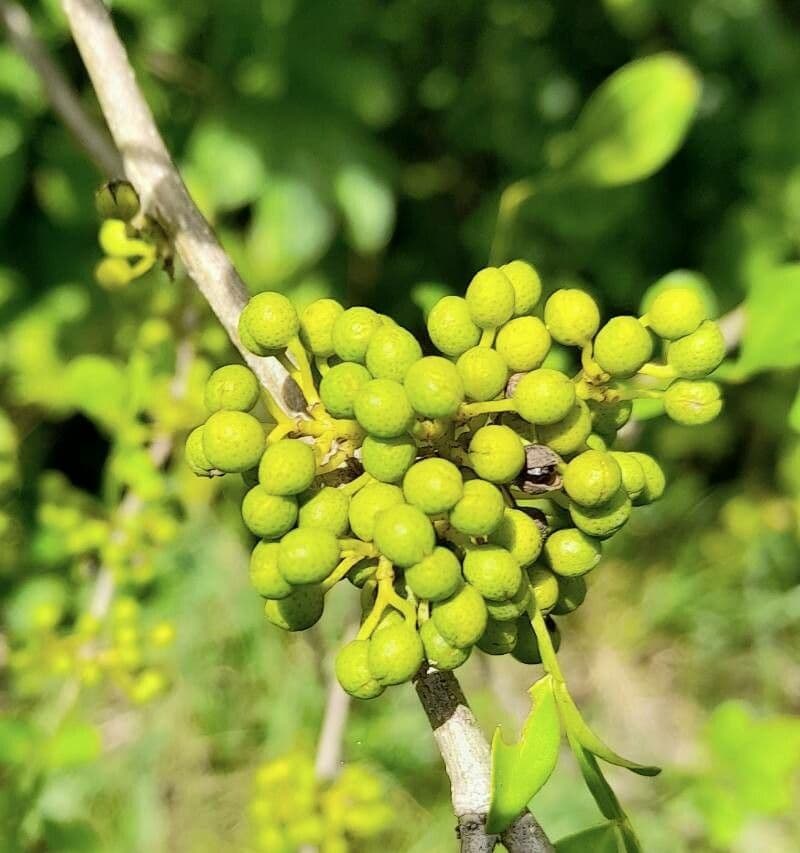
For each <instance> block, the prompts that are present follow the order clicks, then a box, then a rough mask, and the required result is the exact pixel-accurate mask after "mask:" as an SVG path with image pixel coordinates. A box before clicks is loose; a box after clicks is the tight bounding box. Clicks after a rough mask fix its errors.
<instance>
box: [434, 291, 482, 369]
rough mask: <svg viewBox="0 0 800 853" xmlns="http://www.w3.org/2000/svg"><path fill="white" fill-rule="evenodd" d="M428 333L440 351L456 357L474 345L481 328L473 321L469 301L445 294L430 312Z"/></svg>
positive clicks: (478, 338) (478, 337)
mask: <svg viewBox="0 0 800 853" xmlns="http://www.w3.org/2000/svg"><path fill="white" fill-rule="evenodd" d="M427 326H428V335H429V336H430V339H431V341H432V342H433V345H434V346H435V347H436V349H438V350H439V352H443V353H444V354H445V355H449V356H450V357H451V358H456V357H457V356H459V355H461V353H463V352H466V351H467V350H468V349H469V348H470V347H474V346H475V345H476V344H477V343H478V341H479V340H480V337H481V330H480V329H479V328H478V327H477V326H476V325H475V323H474V322H473V321H472V317H471V316H470V313H469V307H468V306H467V301H466V300H465V299H462V298H461V297H460V296H444V297H442V298H441V299H440V300H439V301H438V302H437V303H436V304H435V305H434V306H433V308H431V311H430V314H428V322H427Z"/></svg>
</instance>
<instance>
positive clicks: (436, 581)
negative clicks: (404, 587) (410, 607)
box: [405, 546, 462, 601]
mask: <svg viewBox="0 0 800 853" xmlns="http://www.w3.org/2000/svg"><path fill="white" fill-rule="evenodd" d="M405 579H406V583H407V584H408V587H409V589H410V590H411V592H413V593H414V595H415V596H416V597H417V598H419V599H426V600H428V601H443V600H444V599H445V598H449V597H450V596H451V595H452V594H453V593H454V592H455V591H456V590H457V589H458V588H459V586H461V582H462V581H461V563H459V561H458V557H456V555H455V554H454V553H453V552H452V551H451V550H450V549H449V548H442V547H441V546H438V547H436V548H434V549H433V551H432V552H431V553H430V554H428V556H427V557H424V558H423V559H422V560H420V561H419V562H418V563H415V564H414V565H413V566H410V567H409V568H407V569H406V571H405Z"/></svg>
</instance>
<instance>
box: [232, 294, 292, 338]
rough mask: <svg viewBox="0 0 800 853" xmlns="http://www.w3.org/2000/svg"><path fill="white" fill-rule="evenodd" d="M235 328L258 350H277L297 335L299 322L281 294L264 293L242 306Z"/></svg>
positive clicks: (289, 304)
mask: <svg viewBox="0 0 800 853" xmlns="http://www.w3.org/2000/svg"><path fill="white" fill-rule="evenodd" d="M239 325H240V327H244V328H246V329H247V332H248V333H249V335H250V336H251V337H252V339H253V340H254V341H255V342H256V344H258V346H259V347H261V348H263V349H265V350H280V349H285V348H286V346H287V345H288V344H289V342H290V341H291V340H292V338H294V337H295V336H296V335H297V333H298V331H299V330H300V319H299V318H298V316H297V311H295V309H294V305H292V303H291V302H290V301H289V300H288V299H287V298H286V297H285V296H284V295H283V294H282V293H275V292H273V291H265V292H264V293H258V294H256V295H255V296H254V297H253V298H252V299H251V300H250V301H249V302H248V303H247V305H245V307H244V310H243V311H242V314H241V317H240V318H239Z"/></svg>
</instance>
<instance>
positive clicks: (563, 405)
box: [513, 367, 575, 425]
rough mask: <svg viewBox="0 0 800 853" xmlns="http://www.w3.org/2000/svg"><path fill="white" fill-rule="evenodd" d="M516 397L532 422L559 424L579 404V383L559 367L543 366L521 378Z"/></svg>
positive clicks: (518, 410)
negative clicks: (577, 386)
mask: <svg viewBox="0 0 800 853" xmlns="http://www.w3.org/2000/svg"><path fill="white" fill-rule="evenodd" d="M513 400H514V407H515V408H516V410H517V412H519V414H520V417H522V418H524V419H525V420H526V421H528V423H531V424H539V425H544V424H557V423H559V422H560V421H562V420H563V419H564V418H565V417H567V415H568V414H569V413H570V411H571V410H572V408H573V406H574V405H575V383H574V382H572V381H571V380H570V378H569V377H568V376H565V375H564V374H563V373H561V371H559V370H552V369H551V368H549V367H541V368H539V369H538V370H534V371H532V372H531V373H528V374H527V376H523V377H522V378H521V379H520V380H519V382H518V383H517V385H516V387H515V388H514V394H513Z"/></svg>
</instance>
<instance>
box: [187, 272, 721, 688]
mask: <svg viewBox="0 0 800 853" xmlns="http://www.w3.org/2000/svg"><path fill="white" fill-rule="evenodd" d="M540 297H541V283H540V280H539V276H538V274H537V273H536V271H535V270H534V269H533V267H531V266H530V265H529V264H527V263H525V262H523V261H514V262H512V263H509V264H506V265H505V266H503V267H500V268H494V267H490V268H487V269H484V270H481V271H480V272H479V273H478V274H477V275H476V276H475V277H474V278H473V280H472V282H471V283H470V285H469V287H468V289H467V292H466V297H465V298H460V297H457V296H446V297H444V298H443V299H441V300H440V301H439V302H438V303H437V304H436V305H435V306H434V307H433V308H432V309H431V311H430V313H429V316H428V318H427V328H428V334H429V336H430V339H431V341H432V342H433V344H434V346H435V347H436V348H437V349H438V350H439V352H440V353H441V355H424V354H423V351H422V347H421V346H420V343H419V342H418V341H417V340H416V338H415V337H414V336H413V335H412V334H411V333H410V332H408V331H407V330H406V329H403V328H402V327H400V326H399V325H397V324H396V323H395V322H394V321H393V320H391V319H390V318H388V317H385V316H382V315H379V314H377V313H375V312H374V311H372V310H370V309H369V308H363V307H358V308H350V309H347V310H345V309H344V308H343V307H342V306H341V305H339V304H338V303H337V302H335V301H334V300H331V299H321V300H318V301H316V302H314V303H312V304H311V305H309V306H308V307H307V308H306V309H305V310H304V311H303V312H302V315H300V316H298V314H297V312H296V311H295V309H294V307H293V305H292V303H291V302H290V301H289V300H288V299H287V298H286V297H284V296H282V295H281V294H279V293H272V292H267V293H261V294H259V295H257V296H255V297H253V298H252V299H251V300H250V301H249V303H248V304H247V306H246V307H245V309H244V311H243V312H242V314H241V318H240V321H239V334H240V337H241V340H242V342H243V344H244V345H245V346H246V347H247V348H248V349H249V350H250V351H252V352H253V353H255V354H257V355H259V356H268V355H272V356H275V357H277V358H278V359H280V360H281V362H282V363H283V364H284V365H285V367H286V368H287V370H288V371H289V373H290V375H291V377H292V378H293V379H294V380H295V382H296V383H297V384H298V385H299V387H300V390H301V391H302V392H303V394H304V396H305V399H306V401H307V410H306V412H304V413H303V416H302V417H297V418H289V417H287V416H286V415H284V414H283V412H282V411H281V410H280V409H279V408H278V406H277V405H276V404H275V401H274V400H272V399H271V398H269V397H268V396H267V395H263V394H262V391H261V389H260V388H259V386H258V383H257V381H256V379H255V377H254V375H253V374H252V373H251V372H250V371H249V370H248V369H247V368H245V367H243V366H239V365H229V366H226V367H222V368H220V369H219V370H217V371H216V372H215V373H214V374H212V376H211V378H210V379H209V381H208V384H207V387H206V395H205V401H206V405H207V408H208V410H209V411H210V413H211V414H210V416H209V418H208V420H207V421H206V423H205V424H204V425H203V426H201V427H198V428H197V429H195V430H194V431H193V432H192V433H191V434H190V435H189V438H188V440H187V444H186V454H187V459H188V462H189V464H190V466H191V467H192V469H193V470H194V471H195V473H197V474H200V475H206V476H209V475H215V474H220V473H228V472H238V473H240V474H241V475H242V476H243V477H244V479H245V482H246V483H247V484H248V486H249V490H248V491H247V493H246V494H245V496H244V500H243V503H242V516H243V518H244V522H245V524H246V525H247V527H248V528H249V529H250V530H251V531H252V532H253V533H254V534H255V535H256V536H258V537H259V538H260V541H259V542H258V544H257V545H256V546H255V548H254V550H253V554H252V558H251V562H250V576H251V579H252V582H253V585H254V586H255V588H256V590H257V591H258V592H259V593H260V594H261V595H262V596H263V597H264V598H265V599H266V600H267V601H266V605H265V613H266V616H267V619H268V620H269V621H270V622H272V623H274V624H275V625H278V626H280V627H282V628H284V629H287V630H303V629H306V628H309V627H310V626H311V625H313V624H314V623H315V622H316V621H317V620H318V619H319V618H320V616H321V615H322V612H323V607H324V601H325V595H326V593H327V592H328V591H329V590H330V589H331V588H332V587H333V586H334V585H335V584H336V583H338V582H339V581H341V580H344V579H345V578H347V579H349V581H350V582H351V583H352V584H353V585H354V586H356V587H358V588H359V589H360V590H361V603H362V608H363V621H362V624H361V628H360V630H359V632H358V635H357V638H356V639H354V640H353V641H351V642H349V643H348V644H347V645H345V646H344V647H343V648H342V649H341V651H340V652H339V655H338V657H337V661H336V673H337V676H338V678H339V680H340V682H341V684H342V686H343V687H344V689H345V690H347V691H348V692H349V693H351V694H352V695H354V696H358V697H360V698H371V697H374V696H377V695H379V694H380V693H381V692H383V690H384V688H385V687H387V686H388V685H393V684H400V683H402V682H405V681H408V680H409V679H411V678H412V677H413V676H414V674H415V673H416V672H417V671H418V670H419V668H420V667H421V666H422V664H423V662H424V661H425V660H427V661H428V663H430V664H431V665H433V666H435V667H438V668H439V669H453V668H455V667H458V666H460V665H461V664H462V663H464V661H465V660H466V659H467V658H468V657H469V655H470V652H471V650H472V648H473V647H474V646H477V647H478V648H479V649H480V650H482V651H483V652H485V653H488V654H505V653H511V654H512V655H513V656H514V657H515V658H517V659H518V660H520V661H523V662H525V663H535V662H539V660H540V656H539V649H538V645H537V641H536V638H535V636H534V633H533V631H532V628H531V622H530V615H531V614H532V613H533V612H535V611H536V610H538V611H540V612H542V613H544V614H548V624H549V627H550V629H551V631H552V632H553V634H554V640H555V641H556V642H557V640H558V635H557V630H556V628H555V623H554V622H553V620H552V615H560V614H566V613H569V612H570V611H572V610H574V609H575V608H576V607H578V606H579V605H580V603H581V602H582V601H583V598H584V596H585V593H586V586H585V582H584V575H586V574H587V573H588V572H590V571H591V570H592V569H594V568H595V567H596V566H597V564H598V562H599V561H600V558H601V551H602V543H603V540H605V539H608V538H609V537H610V536H613V535H614V534H615V533H616V532H617V531H618V530H619V529H620V528H621V527H622V526H623V525H624V524H625V523H626V521H627V520H628V518H629V516H630V514H631V511H632V508H633V506H635V505H641V504H646V503H650V502H651V501H653V500H656V499H657V498H658V497H660V495H661V494H662V492H663V489H664V477H663V474H662V472H661V469H660V467H659V465H658V464H657V462H656V461H655V460H654V459H653V458H651V457H650V456H647V455H645V454H642V453H634V452H624V451H621V450H615V449H612V447H613V443H614V440H615V438H616V435H617V431H618V430H619V429H620V428H621V427H623V426H624V425H625V423H626V422H627V421H628V419H629V418H630V416H631V410H632V400H633V399H634V398H635V397H639V396H644V397H663V401H664V407H665V409H666V412H667V414H668V415H669V416H670V417H672V418H673V419H674V420H676V421H679V422H680V423H684V424H700V423H705V422H707V421H709V420H711V419H712V418H713V417H715V416H716V415H717V414H718V413H719V411H720V409H721V405H722V404H721V400H720V393H719V389H718V387H717V386H716V385H715V384H714V383H713V382H710V381H708V380H706V379H704V378H703V377H705V376H706V375H708V374H709V373H710V372H711V371H713V370H714V369H715V368H716V367H717V365H718V364H719V363H720V361H721V360H722V357H723V355H724V342H723V340H722V336H721V334H720V332H719V329H718V327H717V326H716V325H715V324H714V323H713V322H711V321H709V320H708V319H707V318H706V315H705V311H704V308H703V304H702V302H701V301H700V299H699V298H698V297H697V295H696V294H695V293H694V292H693V291H691V290H688V289H684V288H675V289H671V290H668V291H664V292H662V293H661V294H659V296H658V297H657V298H656V300H655V301H654V303H653V305H652V307H651V310H650V311H649V312H648V314H647V315H646V316H645V317H642V318H636V317H615V318H614V319H612V320H610V321H609V322H608V323H606V324H605V325H604V326H602V327H601V326H600V313H599V310H598V307H597V305H596V303H595V302H594V300H593V299H592V298H591V297H590V296H589V295H588V294H587V293H585V292H583V291H580V290H573V289H566V290H558V291H556V292H555V293H553V294H552V296H550V298H549V299H548V300H547V301H546V303H545V305H544V309H543V311H542V312H540V313H541V316H537V314H536V313H535V312H536V310H537V306H538V305H539V302H540ZM657 338H661V339H662V341H663V348H664V351H665V356H666V358H665V361H664V362H663V363H658V364H656V363H653V362H651V360H650V359H651V357H652V356H653V352H654V350H655V347H656V344H657ZM553 341H555V342H557V343H558V344H561V345H562V346H565V347H577V348H579V350H580V361H581V368H580V370H578V371H577V373H576V374H575V375H569V374H567V373H565V372H562V371H560V370H557V369H555V367H553V366H549V365H550V364H551V362H550V361H548V355H549V353H550V351H551V344H552V342H553ZM659 382H660V383H662V384H666V386H667V387H666V389H665V390H660V389H658V388H657V387H656V383H659ZM260 401H261V403H263V406H264V407H265V409H266V411H267V412H268V413H269V414H270V415H271V417H272V420H273V421H274V423H268V424H265V423H264V421H263V419H259V417H257V416H256V414H254V413H253V412H256V413H257V412H258V411H259V410H258V409H257V408H256V407H257V406H259V403H260Z"/></svg>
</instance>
